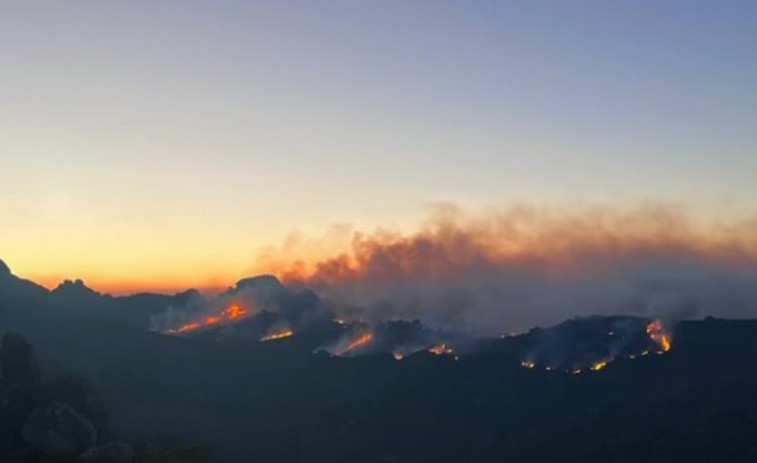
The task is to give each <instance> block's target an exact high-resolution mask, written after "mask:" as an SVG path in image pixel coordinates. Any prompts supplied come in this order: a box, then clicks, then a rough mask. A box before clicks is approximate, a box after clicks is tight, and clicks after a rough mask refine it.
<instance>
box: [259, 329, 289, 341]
mask: <svg viewBox="0 0 757 463" xmlns="http://www.w3.org/2000/svg"><path fill="white" fill-rule="evenodd" d="M293 334H294V331H292V330H290V329H285V330H281V331H276V332H274V333H271V334H267V335H265V336H263V337H262V338H260V341H261V342H266V341H274V340H276V339H283V338H288V337H289V336H292V335H293Z"/></svg>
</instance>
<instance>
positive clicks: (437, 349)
mask: <svg viewBox="0 0 757 463" xmlns="http://www.w3.org/2000/svg"><path fill="white" fill-rule="evenodd" d="M428 351H429V352H431V353H432V354H434V355H445V354H447V355H452V354H454V353H455V350H454V349H452V347H451V346H449V345H447V344H446V343H440V344H437V345H435V346H434V347H432V348H430V349H429V350H428Z"/></svg>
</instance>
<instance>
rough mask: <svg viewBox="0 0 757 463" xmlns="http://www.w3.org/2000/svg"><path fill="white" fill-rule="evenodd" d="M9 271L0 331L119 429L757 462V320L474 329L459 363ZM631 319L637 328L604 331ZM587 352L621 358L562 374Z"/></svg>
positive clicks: (380, 458)
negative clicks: (200, 330)
mask: <svg viewBox="0 0 757 463" xmlns="http://www.w3.org/2000/svg"><path fill="white" fill-rule="evenodd" d="M6 268H7V267H5V266H4V265H0V330H2V331H6V330H13V331H16V332H19V333H22V334H23V335H24V336H26V337H27V338H28V339H29V340H30V341H31V342H32V343H33V344H34V345H35V346H36V348H37V351H38V355H39V358H40V362H41V363H42V365H43V368H45V370H46V371H67V370H74V371H79V372H81V373H83V374H85V375H86V376H88V377H90V378H91V379H92V380H93V381H94V382H95V384H96V385H97V387H98V388H99V389H100V391H102V394H103V396H104V400H105V401H106V402H107V403H108V404H110V408H111V413H110V416H111V424H112V426H113V427H114V429H116V430H117V431H118V432H119V434H121V435H124V436H126V437H131V438H133V437H137V436H140V435H142V436H156V435H160V436H178V437H182V438H185V439H187V440H190V441H193V442H198V443H206V444H208V445H209V446H210V447H211V448H213V449H214V450H215V452H216V453H217V454H218V455H220V456H222V457H225V458H226V459H228V460H229V461H239V462H266V463H276V462H298V461H303V462H305V461H307V462H348V461H349V462H355V461H359V462H368V463H370V462H377V463H378V462H463V461H465V462H593V461H612V462H641V461H644V462H663V461H664V462H671V461H686V462H713V461H724V462H725V461H727V462H747V461H750V462H751V461H756V460H755V458H757V398H755V395H754V391H755V390H757V368H755V359H757V321H753V320H718V319H705V320H699V321H682V322H680V323H677V324H676V325H675V326H674V327H672V330H673V333H672V336H673V341H672V342H673V344H672V349H671V350H670V351H669V352H665V353H663V354H657V353H656V352H651V353H649V354H648V355H644V356H638V357H635V358H630V355H634V354H633V353H634V352H637V351H643V349H646V348H654V344H643V343H644V342H646V341H643V340H647V339H648V337H647V336H646V333H645V331H644V327H645V326H646V323H647V320H642V319H634V318H631V317H588V318H581V319H575V320H570V321H567V322H565V323H563V324H561V325H558V326H556V327H553V328H550V329H534V330H532V331H530V332H528V333H525V334H522V335H518V336H510V337H505V338H501V339H500V338H497V339H488V340H481V341H480V343H478V344H477V345H476V346H475V348H471V349H470V350H468V351H466V352H464V353H462V354H461V355H459V358H457V359H456V358H455V356H453V355H434V354H433V353H431V352H428V351H426V350H421V351H419V352H417V353H415V354H413V355H409V356H407V357H405V358H403V359H402V360H401V361H397V360H395V359H394V358H393V357H392V356H391V355H389V354H388V353H384V352H375V353H372V354H370V355H362V356H356V357H353V358H342V357H337V356H332V355H329V354H327V353H314V352H313V349H312V343H309V342H305V341H303V338H298V336H292V337H289V338H285V339H281V340H279V341H275V342H263V343H260V342H247V343H240V342H224V341H223V339H218V338H203V337H202V336H200V337H181V336H166V335H163V334H160V333H155V332H149V331H148V330H147V329H146V325H143V324H140V323H137V320H140V319H144V317H145V316H146V315H147V314H150V313H153V311H158V310H163V308H164V307H165V305H168V304H180V303H181V298H182V297H185V296H182V295H181V294H180V295H173V296H161V295H138V296H132V297H130V298H127V299H123V298H112V297H109V296H104V295H99V294H97V293H93V292H92V291H91V290H88V289H86V288H85V287H84V286H83V284H78V283H76V282H72V283H69V284H64V285H63V286H62V287H59V288H58V289H56V290H54V291H47V290H46V289H44V288H42V287H40V286H38V285H36V284H34V283H32V282H29V281H25V280H21V279H18V278H16V277H15V276H13V275H12V274H11V273H10V271H6V270H4V269H6ZM269 283H270V282H269ZM119 301H122V302H119ZM140 306H141V307H140ZM161 306H162V307H161ZM131 310H134V311H135V313H136V314H131V313H127V312H129V311H131ZM123 313H127V314H126V315H123ZM402 329H406V328H402ZM622 330H626V331H625V332H623V331H622ZM401 332H402V333H404V331H401ZM616 332H617V334H616ZM609 333H613V334H609ZM623 333H628V334H627V336H628V340H629V342H628V343H627V344H623V345H622V347H617V346H615V345H614V344H612V343H613V342H616V343H617V341H615V340H614V338H616V337H618V336H621V335H623V336H625V334H623ZM398 336H399V335H398ZM635 342H639V343H641V344H639V345H638V346H637V345H635V344H634V343H635ZM621 344H622V343H621ZM619 345H620V344H619ZM589 354H591V355H596V356H599V357H602V358H604V357H606V356H608V355H611V354H612V355H616V358H614V361H612V362H610V363H609V364H607V365H606V366H604V367H603V368H602V369H600V370H598V371H591V370H588V371H582V372H581V373H580V374H571V372H569V371H566V370H570V369H571V368H572V367H573V365H574V364H575V363H576V362H577V361H579V360H581V359H584V358H587V356H588V355H589ZM524 360H532V361H533V362H534V363H535V367H534V368H525V367H524V366H523V365H522V363H523V362H524ZM592 360H593V358H592ZM552 363H554V366H555V367H558V368H555V369H550V370H548V369H547V368H546V367H547V366H550V365H551V364H552Z"/></svg>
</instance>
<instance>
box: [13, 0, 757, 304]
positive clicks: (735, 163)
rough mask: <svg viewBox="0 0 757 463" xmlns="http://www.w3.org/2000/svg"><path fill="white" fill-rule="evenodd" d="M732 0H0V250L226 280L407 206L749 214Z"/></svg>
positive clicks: (124, 286) (95, 277)
mask: <svg viewBox="0 0 757 463" xmlns="http://www.w3.org/2000/svg"><path fill="white" fill-rule="evenodd" d="M755 18H757V3H755V2H753V1H729V0H723V1H717V2H714V1H697V0H692V1H686V2H683V1H659V0H655V1H652V0H649V1H644V0H639V1H582V0H576V1H571V2H565V1H532V0H528V1H526V0H524V1H476V2H469V1H445V0H434V1H392V0H382V1H317V2H314V1H309V0H308V1H298V2H294V1H281V0H277V1H250V2H242V1H226V2H217V1H210V0H208V1H192V0H181V1H171V0H166V1H160V2H152V1H149V2H148V1H133V0H129V1H109V2H101V1H85V0H79V1H67V0H54V1H52V0H51V1H36V0H3V1H1V2H0V63H2V66H0V258H2V259H3V260H4V261H6V262H7V263H8V265H10V266H11V268H12V269H13V270H14V272H15V273H17V274H20V275H22V276H25V277H28V278H32V279H35V280H38V281H41V282H43V283H44V284H46V285H55V284H56V283H57V282H58V281H59V280H61V279H63V278H83V279H85V281H87V282H88V283H89V284H90V285H92V286H95V287H96V288H98V289H103V290H112V291H120V290H128V289H138V288H153V289H173V288H180V287H183V286H218V285H228V284H230V283H231V282H233V281H234V280H235V279H236V278H238V277H240V276H243V275H245V274H246V273H247V272H249V271H251V269H252V268H253V267H254V263H255V260H256V256H257V255H259V253H260V252H261V249H265V248H266V247H268V246H271V245H277V244H279V243H281V242H282V240H284V239H285V238H286V237H287V236H290V237H291V236H292V233H293V232H298V233H302V234H305V235H308V234H310V235H318V234H322V233H325V232H327V231H328V230H330V229H333V228H332V227H333V226H334V224H348V225H349V226H351V227H354V228H355V229H365V230H373V229H375V228H376V227H386V228H390V229H397V230H412V229H413V228H414V227H417V226H419V224H420V223H422V222H423V220H424V218H425V217H426V216H427V214H428V209H429V207H431V206H432V205H434V204H438V203H440V202H451V203H455V204H459V205H462V206H464V207H466V208H471V209H474V210H477V209H481V208H487V207H500V206H503V205H505V206H506V205H510V204H522V203H528V204H549V205H558V206H559V205H566V204H567V205H576V204H595V203H602V204H611V205H612V207H617V208H620V209H622V208H625V207H633V206H634V205H637V204H640V203H646V202H664V203H669V204H674V205H677V206H679V205H680V206H681V207H684V208H685V209H686V210H687V211H688V213H689V214H691V216H692V217H694V218H696V219H697V220H699V219H701V220H724V221H728V220H736V219H740V218H743V217H748V216H750V215H752V214H754V212H755V211H757V207H755V204H754V199H753V198H757V182H755V181H754V178H755V172H757V131H755V130H754V127H757V86H755V85H754V82H757V60H755V59H754V47H755V43H757V22H755Z"/></svg>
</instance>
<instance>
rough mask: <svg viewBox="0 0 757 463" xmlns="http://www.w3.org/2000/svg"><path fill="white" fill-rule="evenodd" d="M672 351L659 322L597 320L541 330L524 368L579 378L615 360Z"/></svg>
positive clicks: (668, 332) (667, 334)
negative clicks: (541, 369)
mask: <svg viewBox="0 0 757 463" xmlns="http://www.w3.org/2000/svg"><path fill="white" fill-rule="evenodd" d="M608 320H610V324H611V326H612V327H613V329H612V330H610V331H606V329H607V326H606V325H607V323H608ZM642 328H643V331H642ZM671 348H672V334H671V331H670V330H669V329H668V328H667V327H666V326H665V324H664V323H663V321H662V320H660V319H654V320H651V321H647V322H645V323H643V324H642V320H639V319H632V318H621V319H614V320H613V319H605V318H597V317H594V318H589V319H584V320H578V321H575V320H574V321H569V322H566V323H563V324H561V325H558V326H557V327H555V328H550V329H547V330H541V331H540V332H539V333H538V341H537V345H536V347H535V348H534V349H533V350H532V351H531V352H529V353H528V354H527V355H526V359H525V360H522V361H521V366H522V367H523V368H527V369H535V368H543V369H545V370H548V371H552V370H561V371H565V372H567V373H572V374H579V373H582V372H584V371H587V370H588V371H599V370H602V369H604V368H606V367H607V366H608V365H609V364H611V363H612V362H613V361H615V360H616V359H631V360H633V359H636V358H638V357H645V356H647V355H650V354H651V353H656V354H659V355H662V354H665V353H666V352H668V351H670V349H671Z"/></svg>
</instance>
